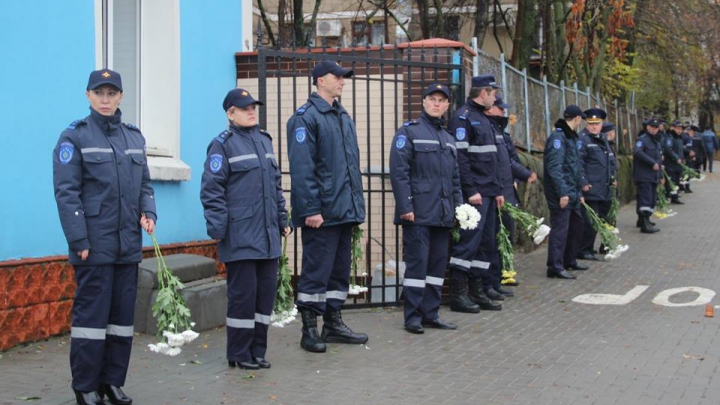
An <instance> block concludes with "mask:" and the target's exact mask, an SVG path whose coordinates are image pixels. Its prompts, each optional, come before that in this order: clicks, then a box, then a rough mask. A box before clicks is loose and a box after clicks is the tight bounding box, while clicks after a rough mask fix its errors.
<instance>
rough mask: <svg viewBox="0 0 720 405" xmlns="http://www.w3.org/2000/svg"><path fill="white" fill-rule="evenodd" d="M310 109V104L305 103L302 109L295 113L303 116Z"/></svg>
mask: <svg viewBox="0 0 720 405" xmlns="http://www.w3.org/2000/svg"><path fill="white" fill-rule="evenodd" d="M308 107H310V103H305V104H304V105H303V106H302V107H300V108H298V109H297V111H295V114H297V115H303V114H305V110H307V109H308Z"/></svg>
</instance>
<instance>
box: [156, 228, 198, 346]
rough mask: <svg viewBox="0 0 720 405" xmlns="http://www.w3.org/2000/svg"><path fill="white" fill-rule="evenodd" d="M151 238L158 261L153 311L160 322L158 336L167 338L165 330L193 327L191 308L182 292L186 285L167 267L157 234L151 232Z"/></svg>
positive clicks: (175, 330)
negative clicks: (164, 334) (156, 288)
mask: <svg viewBox="0 0 720 405" xmlns="http://www.w3.org/2000/svg"><path fill="white" fill-rule="evenodd" d="M150 238H151V239H152V242H153V247H154V249H155V256H156V258H157V261H158V293H157V298H156V299H155V303H154V304H153V307H152V313H153V316H154V317H156V318H157V322H158V332H157V336H158V337H159V338H160V339H161V340H167V339H165V337H164V336H163V334H162V333H163V332H164V331H170V332H175V333H178V332H182V331H185V330H188V329H191V326H190V323H191V321H190V310H189V309H188V307H187V304H186V303H185V298H184V297H183V296H182V293H181V291H182V289H183V288H184V287H185V286H184V285H183V283H181V282H180V279H179V278H178V277H177V276H176V275H175V274H173V272H172V270H170V269H169V268H168V267H167V263H165V257H164V256H163V254H162V251H161V250H160V245H159V244H158V242H157V239H155V235H154V234H151V235H150Z"/></svg>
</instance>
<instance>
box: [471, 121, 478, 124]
mask: <svg viewBox="0 0 720 405" xmlns="http://www.w3.org/2000/svg"><path fill="white" fill-rule="evenodd" d="M478 124H480V121H470V125H478Z"/></svg>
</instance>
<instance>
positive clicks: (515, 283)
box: [502, 280, 520, 287]
mask: <svg viewBox="0 0 720 405" xmlns="http://www.w3.org/2000/svg"><path fill="white" fill-rule="evenodd" d="M503 281H504V280H503ZM502 285H506V286H508V287H517V286H519V285H520V282H519V281H517V280H515V282H514V283H508V282H505V283H502Z"/></svg>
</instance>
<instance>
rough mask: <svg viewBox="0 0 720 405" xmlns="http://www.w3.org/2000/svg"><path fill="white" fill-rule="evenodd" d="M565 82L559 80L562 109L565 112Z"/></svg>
mask: <svg viewBox="0 0 720 405" xmlns="http://www.w3.org/2000/svg"><path fill="white" fill-rule="evenodd" d="M565 89H566V87H565V80H560V92H561V93H562V100H563V104H562V105H563V107H562V109H563V110H565V108H566V107H567V99H565Z"/></svg>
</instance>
